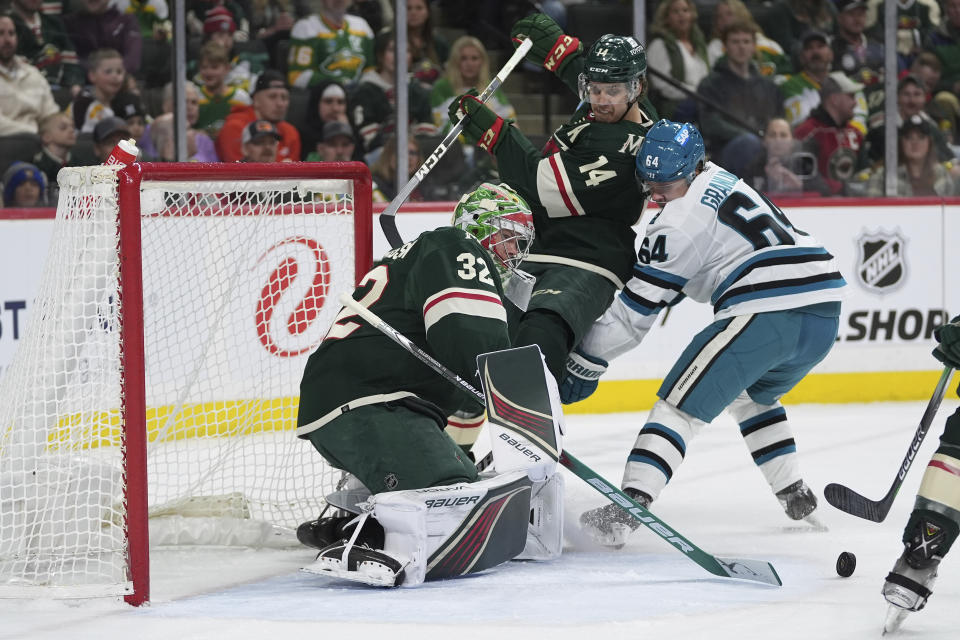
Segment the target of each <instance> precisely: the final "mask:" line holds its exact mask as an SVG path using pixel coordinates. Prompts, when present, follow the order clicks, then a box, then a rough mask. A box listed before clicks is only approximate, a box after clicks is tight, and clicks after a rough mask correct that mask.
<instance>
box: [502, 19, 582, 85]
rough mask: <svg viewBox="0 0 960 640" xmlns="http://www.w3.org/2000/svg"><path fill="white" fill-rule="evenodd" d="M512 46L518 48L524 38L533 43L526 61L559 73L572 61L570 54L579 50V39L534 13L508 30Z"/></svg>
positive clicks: (552, 20) (551, 20) (551, 21)
mask: <svg viewBox="0 0 960 640" xmlns="http://www.w3.org/2000/svg"><path fill="white" fill-rule="evenodd" d="M510 38H511V39H512V40H513V46H514V47H516V46H519V45H520V43H521V42H523V41H524V40H525V39H526V38H530V40H532V41H533V46H532V47H530V53H528V54H527V60H529V61H530V62H532V63H533V64H536V65H540V66H542V67H543V68H544V69H546V70H547V71H553V72H554V73H559V72H560V71H561V70H563V68H564V67H565V66H566V65H567V63H568V62H570V60H571V59H572V57H571V54H574V53H576V52H578V51H580V50H581V47H580V39H579V38H575V37H573V36H569V35H567V34H565V33H564V32H563V29H561V28H560V25H558V24H557V23H556V22H555V21H554V19H553V18H551V17H550V16H548V15H544V14H542V13H535V14H533V15H529V16H527V17H525V18H520V19H519V20H517V22H516V23H515V24H514V25H513V28H512V29H510Z"/></svg>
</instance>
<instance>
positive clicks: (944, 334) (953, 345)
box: [933, 316, 960, 369]
mask: <svg viewBox="0 0 960 640" xmlns="http://www.w3.org/2000/svg"><path fill="white" fill-rule="evenodd" d="M933 335H934V337H935V338H936V339H937V342H939V343H940V344H938V345H937V346H936V348H935V349H934V350H933V357H934V358H936V359H937V360H939V361H940V362H942V363H943V364H945V365H947V366H948V367H953V368H954V369H960V316H957V317H956V318H954V319H953V320H951V321H950V323H949V324H945V325H943V326H942V327H940V328H939V329H937V330H936V331H935V332H934V334H933Z"/></svg>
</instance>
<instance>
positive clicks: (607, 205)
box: [450, 14, 655, 381]
mask: <svg viewBox="0 0 960 640" xmlns="http://www.w3.org/2000/svg"><path fill="white" fill-rule="evenodd" d="M512 35H513V37H514V39H515V41H520V40H522V39H524V38H527V37H529V38H530V39H531V40H532V41H533V47H532V48H531V50H530V54H529V55H528V59H529V60H531V61H534V62H536V63H537V64H541V65H543V66H544V67H545V68H546V69H548V70H550V71H553V72H554V73H556V74H557V76H558V77H559V78H560V79H562V80H563V81H564V82H565V83H566V84H567V86H569V87H570V88H571V89H573V90H575V91H577V93H578V95H579V96H580V97H581V98H582V100H583V104H582V106H581V107H580V108H578V109H577V111H576V112H575V113H574V115H573V117H572V119H571V121H570V122H569V123H568V124H565V125H563V126H562V127H560V128H559V129H558V130H557V131H556V132H555V133H554V134H553V136H552V138H551V140H550V143H548V148H547V149H545V150H544V153H541V151H540V150H538V149H535V148H534V147H533V145H532V144H531V143H530V141H529V140H527V138H526V137H525V136H524V135H523V134H522V133H521V132H520V131H519V129H517V128H516V127H512V126H506V125H507V121H505V120H504V119H503V118H501V117H499V116H498V115H497V114H496V113H494V112H493V111H492V110H490V109H489V108H487V107H486V106H485V105H483V104H482V103H480V102H479V101H478V100H477V97H476V95H475V94H474V93H472V92H471V93H466V94H464V95H462V96H460V97H459V98H458V99H456V100H454V102H453V103H452V104H451V106H450V118H451V120H453V121H454V122H456V121H457V120H458V119H460V117H461V116H462V117H463V118H464V119H465V121H464V129H463V132H464V135H465V136H466V138H467V139H468V140H469V141H470V142H472V143H475V144H477V145H478V146H480V147H481V148H482V149H485V150H487V151H488V152H490V153H491V154H493V155H495V156H496V158H497V165H498V169H499V172H500V177H501V179H502V180H504V181H505V182H506V183H508V184H509V185H510V186H511V187H513V188H514V189H516V190H517V193H519V194H520V195H521V196H522V197H523V198H524V199H525V200H526V201H527V202H528V203H530V208H531V210H532V211H533V218H534V223H535V225H536V228H537V236H536V240H535V241H534V245H533V248H532V249H531V251H530V255H529V256H528V257H527V259H526V260H525V261H524V263H523V269H524V270H525V271H527V272H529V273H530V274H532V275H533V276H535V277H536V285H535V286H534V289H533V294H532V296H531V298H530V302H529V304H528V306H527V309H526V311H525V312H524V314H523V315H522V317H521V318H520V321H519V325H518V328H517V331H516V334H515V336H514V343H515V345H516V346H521V345H530V344H536V345H538V346H539V347H540V350H541V351H542V352H543V354H544V357H545V358H546V362H547V367H548V368H549V369H550V372H551V373H552V374H553V375H554V377H555V378H556V379H557V380H558V381H559V379H560V376H561V374H562V372H563V369H564V362H565V361H566V359H567V355H568V354H569V353H570V352H571V350H572V349H573V347H574V346H575V345H576V344H577V343H578V342H579V341H580V338H582V337H583V334H584V333H585V332H586V330H587V329H589V327H590V325H591V324H592V323H593V321H594V320H595V319H596V318H598V317H599V316H600V315H602V314H603V312H604V311H605V310H606V308H607V307H608V306H609V305H610V303H611V301H612V300H613V296H614V294H616V292H617V291H618V290H620V289H621V288H622V287H623V285H624V282H626V280H628V279H629V278H630V269H631V265H632V263H633V262H635V261H636V253H635V252H634V240H635V238H636V234H635V232H634V230H633V228H632V225H634V224H635V223H636V222H637V221H638V220H639V218H640V215H641V213H642V212H643V209H644V205H645V197H644V194H643V193H642V192H641V190H640V187H639V186H638V185H637V182H636V180H635V179H634V177H633V167H634V159H635V156H636V153H637V149H638V148H639V146H640V143H641V142H642V140H643V136H644V134H645V133H646V131H647V130H648V129H649V128H650V126H652V125H653V122H654V120H655V115H654V112H653V109H652V107H651V106H650V105H649V103H648V102H647V100H646V98H645V89H646V69H647V63H646V54H645V53H644V50H643V47H642V46H641V45H640V43H638V42H637V41H636V40H635V39H633V38H632V37H623V36H614V35H605V36H602V37H601V38H600V39H599V40H597V42H596V43H595V44H594V45H593V46H592V47H590V49H589V51H587V52H586V54H584V53H582V47H581V46H580V43H579V40H577V38H574V37H572V36H569V35H566V34H564V33H563V31H562V30H561V29H560V27H559V26H558V25H557V24H556V23H555V22H554V21H553V20H552V19H551V18H549V17H548V16H545V15H543V14H535V15H532V16H529V17H526V18H522V19H521V20H519V21H518V22H517V23H516V24H515V25H514V27H513V30H512Z"/></svg>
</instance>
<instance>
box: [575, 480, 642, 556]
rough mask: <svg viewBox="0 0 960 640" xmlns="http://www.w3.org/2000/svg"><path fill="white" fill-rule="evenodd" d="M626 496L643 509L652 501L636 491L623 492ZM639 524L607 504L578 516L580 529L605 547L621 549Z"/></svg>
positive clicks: (614, 506)
mask: <svg viewBox="0 0 960 640" xmlns="http://www.w3.org/2000/svg"><path fill="white" fill-rule="evenodd" d="M623 492H624V493H626V494H627V495H628V496H630V497H631V498H633V499H634V500H635V501H636V502H638V503H640V504H641V505H642V506H643V507H644V508H647V507H649V506H650V503H651V502H652V501H653V500H652V499H651V498H650V496H648V495H647V494H645V493H644V492H642V491H640V490H638V489H632V488H626V489H624V490H623ZM639 526H640V522H639V521H638V520H637V519H636V518H634V517H633V516H631V515H630V514H629V513H627V512H626V511H624V509H623V507H621V506H619V505H616V504H607V505H604V506H602V507H597V508H596V509H590V510H589V511H584V512H583V513H581V514H580V528H581V529H583V531H584V533H586V534H587V535H588V536H590V538H592V539H593V540H595V541H596V542H598V543H600V544H602V545H603V546H605V547H613V548H614V549H622V548H623V545H625V544H626V543H627V538H629V537H630V534H631V533H633V532H634V531H636V530H637V528H638V527H639Z"/></svg>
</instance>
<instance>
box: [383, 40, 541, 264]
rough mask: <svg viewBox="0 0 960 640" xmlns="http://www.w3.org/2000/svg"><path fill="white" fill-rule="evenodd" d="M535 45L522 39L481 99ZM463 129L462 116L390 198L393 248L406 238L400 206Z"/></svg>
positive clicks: (386, 231)
mask: <svg viewBox="0 0 960 640" xmlns="http://www.w3.org/2000/svg"><path fill="white" fill-rule="evenodd" d="M532 46H533V41H532V40H531V39H530V38H527V39H525V40H524V41H523V42H521V43H520V46H519V47H517V50H516V51H514V52H513V55H512V56H510V59H509V60H507V62H506V64H504V65H503V68H502V69H500V71H498V72H497V75H496V76H495V77H494V78H493V80H491V81H490V84H488V85H487V88H486V89H484V90H483V93H481V94H480V95H479V96H478V97H477V99H478V100H480V102H486V101H487V100H488V99H489V98H490V96H492V95H493V92H494V91H496V90H497V89H499V88H500V85H502V84H503V82H504V81H505V80H506V79H507V76H509V75H510V73H511V72H512V71H513V69H514V67H516V66H517V65H518V64H520V61H521V60H523V57H524V56H525V55H527V52H528V51H530V47H532ZM461 131H463V120H462V119H461V120H460V121H458V122H457V123H456V124H455V125H453V127H452V128H451V129H450V132H449V133H448V134H447V135H446V136H445V137H444V138H443V140H441V141H440V144H438V145H437V148H436V149H434V150H433V153H431V154H430V156H429V157H427V159H426V160H424V161H423V164H422V165H420V168H419V169H417V172H416V173H415V174H413V177H412V178H410V180H409V181H408V182H407V184H405V185H403V188H402V189H400V191H398V192H397V195H396V196H394V198H393V200H391V201H390V204H388V205H387V208H386V209H384V210H383V213H381V214H380V228H382V229H383V235H384V236H386V238H387V242H389V243H390V247H391V248H392V249H396V248H397V247H399V246H400V245H402V244H403V238H401V237H400V232H399V231H397V210H399V209H400V205H402V204H403V203H404V202H406V201H407V198H409V197H410V194H411V193H413V190H414V189H416V188H417V185H418V184H420V183H421V182H423V179H424V178H425V177H427V174H428V173H430V171H431V170H432V169H433V168H434V167H435V166H436V165H437V163H438V162H440V158H442V157H443V156H444V154H446V153H447V149H449V148H450V145H451V144H453V141H454V140H456V139H457V136H459V135H460V132H461Z"/></svg>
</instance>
